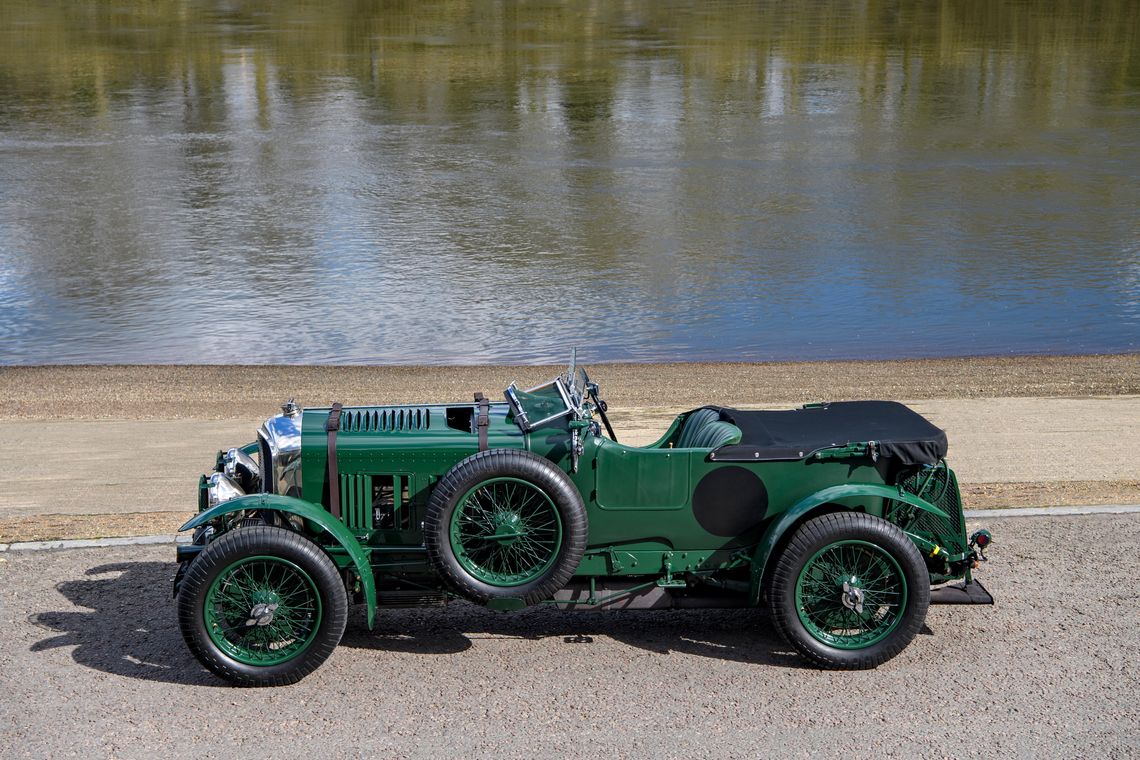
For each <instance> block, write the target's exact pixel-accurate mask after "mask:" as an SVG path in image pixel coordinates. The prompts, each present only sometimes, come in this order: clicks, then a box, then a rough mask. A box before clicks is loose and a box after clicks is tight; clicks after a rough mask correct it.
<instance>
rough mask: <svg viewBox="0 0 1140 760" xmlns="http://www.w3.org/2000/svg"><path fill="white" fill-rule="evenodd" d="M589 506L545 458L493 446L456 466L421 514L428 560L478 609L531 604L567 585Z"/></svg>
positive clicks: (581, 542) (582, 540) (581, 549)
mask: <svg viewBox="0 0 1140 760" xmlns="http://www.w3.org/2000/svg"><path fill="white" fill-rule="evenodd" d="M586 533H587V526H586V507H585V505H584V504H583V503H582V497H581V495H580V494H579V493H578V489H577V488H576V487H575V486H574V484H573V483H572V482H571V481H570V478H569V477H568V476H567V475H566V473H565V472H563V471H562V470H561V469H560V468H559V467H558V466H557V465H555V464H554V463H553V462H551V461H550V460H548V459H544V458H542V457H540V456H537V455H535V454H532V453H530V452H528V451H519V450H517V449H492V450H490V451H483V452H480V453H478V454H475V455H473V456H470V457H467V458H466V459H464V460H463V461H461V462H459V463H458V464H456V465H455V467H453V468H452V469H451V470H450V471H449V472H448V473H447V474H446V475H444V476H443V478H441V479H440V481H439V484H438V485H437V486H436V487H435V490H434V491H432V495H431V499H430V501H429V502H428V507H427V512H426V514H425V517H424V545H425V546H426V547H427V552H428V559H429V560H430V561H431V563H432V565H433V567H434V568H435V569H436V570H437V571H438V572H439V574H440V576H441V577H442V578H443V579H444V580H445V581H446V582H447V584H448V586H449V587H451V589H452V590H453V591H455V592H456V593H458V594H460V595H462V596H464V597H466V598H468V599H471V600H472V601H475V602H478V603H480V604H488V603H490V602H492V601H494V600H506V601H505V603H509V604H510V605H511V606H522V605H528V604H535V603H536V602H539V601H542V600H543V599H548V598H550V596H551V595H553V594H554V592H555V591H557V590H559V589H560V588H562V587H563V586H565V585H566V584H567V583H568V582H569V580H570V578H571V577H572V576H573V574H574V571H575V570H576V569H577V567H578V563H579V562H580V561H581V559H582V553H583V552H584V551H585V549H586Z"/></svg>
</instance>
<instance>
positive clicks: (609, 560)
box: [174, 361, 992, 686]
mask: <svg viewBox="0 0 1140 760" xmlns="http://www.w3.org/2000/svg"><path fill="white" fill-rule="evenodd" d="M505 396H506V400H505V401H500V402H491V401H489V400H488V399H486V398H484V397H483V396H482V394H475V399H474V400H473V401H469V402H465V403H463V402H459V403H454V404H430V405H429V404H420V405H406V406H368V407H354V408H342V407H341V405H339V404H334V405H333V406H332V407H331V408H320V409H305V410H304V411H302V410H301V409H300V408H298V407H297V406H296V405H295V404H293V403H292V402H289V403H287V404H286V405H285V406H284V407H283V409H282V413H281V414H279V415H277V416H275V417H272V418H271V419H269V420H268V421H267V422H266V423H265V424H264V425H263V426H262V427H261V429H260V431H259V433H258V437H257V441H256V442H255V443H250V444H248V445H246V446H243V447H239V448H232V449H229V450H228V451H227V452H221V453H219V455H218V459H217V462H216V466H215V470H214V472H213V473H211V474H210V475H208V476H203V478H202V480H201V481H200V484H199V492H198V493H199V514H198V515H197V516H196V517H194V518H193V519H192V520H190V521H189V522H187V523H186V524H185V525H184V526H182V530H183V531H190V530H192V531H193V540H192V542H190V543H183V544H179V545H178V547H177V553H178V561H179V563H180V564H179V568H178V571H177V574H176V576H175V580H174V593H175V596H176V599H177V607H178V617H179V624H180V627H181V630H182V634H183V636H184V637H185V639H186V643H187V644H188V645H189V647H190V650H191V651H192V652H193V653H194V655H195V656H196V657H197V658H198V659H199V660H200V661H201V662H202V664H203V665H205V666H206V667H207V668H209V669H210V670H211V671H213V672H214V673H216V674H217V675H219V676H221V677H223V678H226V679H228V680H230V681H233V682H235V683H238V684H243V685H251V686H255V685H257V686H260V685H277V684H287V683H292V682H295V681H297V680H299V679H301V678H303V677H304V676H305V675H307V674H308V673H310V672H312V671H313V670H314V669H315V668H317V667H318V666H319V665H320V664H321V663H322V662H323V661H324V660H325V659H326V658H327V657H328V656H329V654H330V653H331V652H332V650H333V649H334V648H335V647H336V645H337V643H338V642H339V641H340V638H341V636H342V634H343V632H344V629H345V624H346V620H347V618H348V608H349V604H350V602H355V603H360V604H363V605H365V606H366V609H367V621H368V626H369V627H370V628H371V627H372V626H373V623H374V621H375V618H376V614H377V610H378V609H380V610H381V614H382V608H385V607H402V606H415V605H430V604H443V603H446V602H448V601H449V600H452V599H466V600H469V601H471V602H474V603H476V604H480V605H485V606H487V607H489V608H491V609H496V610H504V611H506V610H517V609H521V608H523V607H526V606H528V605H535V604H549V605H554V606H556V607H558V608H564V609H610V610H635V609H637V610H660V609H669V608H693V607H706V608H707V607H761V606H763V607H766V608H767V609H768V610H769V611H770V612H771V616H772V620H773V621H774V623H775V626H776V628H777V629H778V630H779V631H780V633H781V634H782V635H783V636H784V638H785V639H786V640H787V641H788V643H789V644H791V645H792V646H793V647H795V649H796V650H798V651H799V652H800V653H801V654H802V655H804V656H805V657H807V658H808V659H809V660H810V661H812V662H813V663H815V664H817V665H819V666H822V667H827V668H870V667H875V666H877V665H879V664H880V663H882V662H884V661H886V660H888V659H890V658H891V657H894V656H895V655H896V654H898V653H899V652H900V651H901V650H902V649H903V648H905V647H906V646H907V644H909V643H910V641H911V639H913V638H914V636H915V634H916V633H917V632H918V631H919V629H920V628H921V627H922V625H923V622H924V620H925V618H926V612H927V607H928V605H929V604H930V603H931V601H945V602H950V603H992V599H991V598H990V596H989V594H988V593H986V591H985V590H984V589H983V588H982V587H981V586H980V585H979V584H978V583H977V582H976V581H974V580H973V578H972V576H971V571H972V570H973V569H974V568H975V567H976V566H977V563H978V561H979V559H984V556H983V554H982V550H983V549H984V547H985V546H986V544H988V543H989V541H990V537H989V534H988V533H986V532H985V531H979V532H978V533H975V534H974V535H973V536H971V537H970V538H969V539H967V537H966V533H965V521H964V518H963V514H962V505H961V498H960V496H959V492H958V485H957V482H956V480H955V476H954V473H953V471H952V470H950V469H949V468H948V467H947V465H946V462H945V460H944V458H943V457H944V456H945V454H946V436H945V433H943V431H941V430H939V429H938V428H936V427H934V426H933V425H932V424H931V423H929V422H928V421H927V420H926V419H924V418H923V417H922V416H920V415H919V414H917V413H916V412H914V411H912V410H911V409H909V408H907V407H905V406H903V405H902V404H898V403H893V402H886V401H861V402H841V403H828V404H809V405H807V406H804V407H803V408H801V409H795V410H789V411H742V410H738V409H726V408H720V407H715V406H704V407H700V408H697V409H693V410H692V411H689V412H685V413H684V414H681V415H679V416H678V417H677V418H676V420H674V422H673V424H672V425H671V426H670V427H669V429H668V430H667V431H665V434H664V435H662V436H661V438H660V439H659V440H658V441H656V442H655V443H653V444H651V445H648V446H641V447H634V446H627V445H623V444H621V443H618V441H617V437H616V436H615V435H614V431H613V429H612V427H611V425H610V422H609V419H608V418H607V416H606V410H607V407H606V403H605V402H604V401H603V400H601V398H600V397H599V395H598V386H597V385H596V384H595V383H593V382H591V381H590V379H589V377H588V376H587V375H586V372H585V371H584V370H581V369H578V368H575V366H574V362H573V361H572V362H571V366H570V368H569V370H568V371H567V372H566V374H565V375H562V376H559V377H557V378H555V379H554V380H552V381H550V382H549V383H546V384H545V385H542V386H539V387H537V388H531V389H529V390H521V389H519V388H517V387H516V386H515V384H513V383H512V384H511V385H510V386H509V387H508V388H507V389H506V392H505ZM599 422H600V423H601V424H599ZM603 426H604V431H605V432H604V433H603Z"/></svg>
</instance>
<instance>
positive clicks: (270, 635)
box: [178, 526, 348, 686]
mask: <svg viewBox="0 0 1140 760" xmlns="http://www.w3.org/2000/svg"><path fill="white" fill-rule="evenodd" d="M347 620H348V595H347V593H346V592H345V587H344V580H343V579H342V578H341V575H340V571H339V570H338V569H337V567H336V565H335V564H334V563H333V561H332V560H331V559H330V558H329V556H328V555H327V554H325V552H324V551H323V550H322V549H321V548H320V547H319V546H317V545H316V544H315V543H313V542H312V541H310V540H309V539H307V538H306V537H304V536H302V535H300V534H298V533H295V532H293V531H291V530H286V529H284V528H276V527H270V526H247V527H240V528H237V529H236V530H231V531H229V532H227V533H224V534H222V535H221V536H219V537H218V538H216V539H214V540H213V541H211V542H210V543H209V544H207V545H206V548H205V549H203V550H202V553H201V554H199V555H198V556H197V557H196V558H195V559H194V561H193V562H192V563H191V564H190V567H189V568H188V569H187V570H186V575H185V577H184V579H183V581H182V585H181V586H180V588H179V592H178V623H179V627H180V628H181V629H182V636H183V638H184V639H186V644H187V645H188V646H189V647H190V651H191V652H192V653H193V654H194V656H195V657H197V658H198V661H199V662H201V663H202V664H203V665H205V666H206V668H208V669H209V670H210V671H211V672H213V673H215V674H216V675H219V676H221V677H222V678H225V679H226V680H228V681H231V682H233V683H235V684H238V685H240V686H281V685H284V684H290V683H295V682H297V681H299V680H301V679H302V678H304V677H305V676H306V675H308V674H309V673H311V672H312V671H313V670H315V669H316V668H317V667H318V666H319V665H320V664H321V663H322V662H324V661H325V660H326V659H327V658H328V656H329V655H330V654H332V651H333V649H335V648H336V645H337V644H338V643H339V642H340V638H341V636H342V635H343V634H344V628H345V624H346V623H347Z"/></svg>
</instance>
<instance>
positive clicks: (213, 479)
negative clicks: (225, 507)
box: [206, 472, 245, 509]
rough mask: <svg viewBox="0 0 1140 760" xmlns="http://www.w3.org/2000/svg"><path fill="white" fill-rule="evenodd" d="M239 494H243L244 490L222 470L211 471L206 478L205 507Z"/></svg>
mask: <svg viewBox="0 0 1140 760" xmlns="http://www.w3.org/2000/svg"><path fill="white" fill-rule="evenodd" d="M239 496H245V491H243V490H242V487H241V486H240V485H238V484H237V483H236V482H234V480H233V479H232V478H230V477H229V476H228V475H226V474H225V473H224V472H215V473H211V475H210V477H208V478H206V508H207V509H209V508H210V507H216V506H217V505H219V504H221V503H222V502H225V501H229V500H230V499H236V498H237V497H239Z"/></svg>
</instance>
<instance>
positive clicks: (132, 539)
mask: <svg viewBox="0 0 1140 760" xmlns="http://www.w3.org/2000/svg"><path fill="white" fill-rule="evenodd" d="M1134 512H1140V504H1110V505H1107V506H1086V507H1029V508H1024V509H967V510H966V512H965V515H966V519H968V520H977V519H982V518H1005V517H1078V516H1080V515H1123V514H1131V513H1134ZM173 543H190V535H189V534H187V533H178V534H174V533H166V534H161V535H157V536H128V537H124V538H91V539H80V540H71V541H19V542H17V543H13V544H0V552H7V551H13V552H28V551H31V552H38V551H50V550H52V549H102V548H106V547H109V546H138V545H140V544H173Z"/></svg>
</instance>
